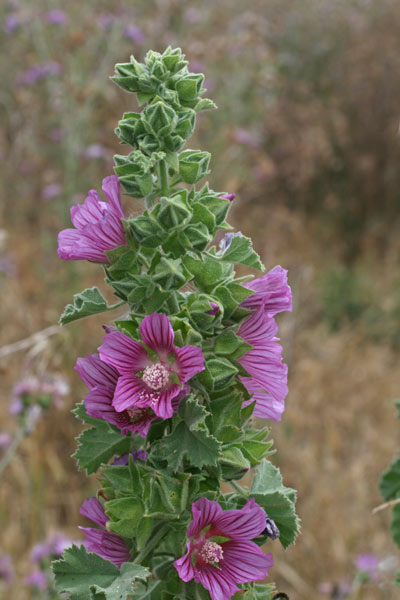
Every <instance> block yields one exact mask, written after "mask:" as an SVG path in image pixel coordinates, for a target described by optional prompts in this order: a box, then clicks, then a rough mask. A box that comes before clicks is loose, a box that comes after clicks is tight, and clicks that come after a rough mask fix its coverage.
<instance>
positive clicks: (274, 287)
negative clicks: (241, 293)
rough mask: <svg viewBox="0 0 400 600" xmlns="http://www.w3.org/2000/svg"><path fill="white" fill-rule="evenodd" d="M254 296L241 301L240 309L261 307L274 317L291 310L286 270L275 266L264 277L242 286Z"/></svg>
mask: <svg viewBox="0 0 400 600" xmlns="http://www.w3.org/2000/svg"><path fill="white" fill-rule="evenodd" d="M243 285H244V286H245V287H247V288H248V289H250V290H253V291H254V294H252V295H251V296H249V297H248V298H246V299H245V300H243V302H242V303H241V304H240V306H241V307H242V308H247V309H250V310H252V309H257V308H259V307H260V306H261V305H262V306H263V307H264V311H265V312H267V313H268V314H269V315H271V316H274V315H276V314H277V313H280V312H283V311H285V310H288V311H291V310H292V290H291V289H290V286H289V285H288V282H287V270H286V269H282V267H281V266H279V265H277V266H276V267H274V268H273V269H271V270H270V271H269V272H268V273H267V274H266V275H263V276H262V277H259V278H258V279H255V280H254V281H250V282H249V283H244V284H243Z"/></svg>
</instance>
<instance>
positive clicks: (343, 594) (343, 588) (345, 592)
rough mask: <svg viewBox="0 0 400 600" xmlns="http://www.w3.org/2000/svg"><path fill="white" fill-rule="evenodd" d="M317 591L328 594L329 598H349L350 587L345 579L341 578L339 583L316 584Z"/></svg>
mask: <svg viewBox="0 0 400 600" xmlns="http://www.w3.org/2000/svg"><path fill="white" fill-rule="evenodd" d="M318 592H319V593H320V594H324V595H325V594H326V595H329V598H330V599H331V600H344V598H349V596H350V594H351V593H352V587H351V585H350V583H349V582H348V581H347V579H342V580H341V581H339V583H329V582H324V583H321V584H320V585H319V586H318Z"/></svg>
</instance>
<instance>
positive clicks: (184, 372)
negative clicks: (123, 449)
mask: <svg viewBox="0 0 400 600" xmlns="http://www.w3.org/2000/svg"><path fill="white" fill-rule="evenodd" d="M139 331H140V334H141V336H142V341H143V343H144V344H145V345H146V346H147V347H148V348H150V350H152V351H153V352H154V353H156V355H157V358H150V357H149V356H148V354H147V351H146V349H145V347H144V346H143V345H142V344H141V343H140V342H137V341H136V340H133V339H131V338H130V337H128V336H127V335H125V334H124V333H122V332H120V331H114V332H112V333H109V334H108V335H107V336H106V337H105V338H104V341H103V344H102V345H101V346H100V347H99V349H98V350H99V353H100V358H101V360H102V361H104V362H106V363H107V364H109V365H111V366H113V367H114V368H115V369H117V371H118V373H119V375H120V377H119V378H118V382H117V386H116V388H115V393H114V399H113V406H114V408H115V410H116V411H118V412H123V411H126V410H131V409H132V408H135V407H138V408H151V409H152V410H154V412H155V413H156V415H157V416H158V417H161V418H162V419H169V418H170V417H172V415H173V413H174V407H173V405H172V400H173V399H174V398H177V397H178V396H179V395H180V394H181V392H182V387H183V385H184V384H185V383H187V382H188V381H189V379H191V378H192V377H194V376H195V375H197V373H199V372H200V371H203V369H204V357H203V355H202V352H201V349H200V348H198V347H197V346H183V348H177V347H176V346H174V331H173V329H172V326H171V323H170V321H169V319H168V317H167V316H166V315H163V314H158V313H153V314H152V315H149V316H147V317H145V318H144V319H143V321H142V323H141V325H140V327H139Z"/></svg>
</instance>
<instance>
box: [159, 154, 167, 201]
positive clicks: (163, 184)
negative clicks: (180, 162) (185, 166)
mask: <svg viewBox="0 0 400 600" xmlns="http://www.w3.org/2000/svg"><path fill="white" fill-rule="evenodd" d="M158 168H159V173H160V180H159V181H160V188H161V196H168V195H169V187H168V171H167V163H166V162H165V160H160V162H159V163H158Z"/></svg>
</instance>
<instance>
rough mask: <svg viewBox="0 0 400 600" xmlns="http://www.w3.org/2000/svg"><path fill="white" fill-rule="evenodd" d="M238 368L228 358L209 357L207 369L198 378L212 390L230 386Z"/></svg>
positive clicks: (206, 363) (206, 364)
mask: <svg viewBox="0 0 400 600" xmlns="http://www.w3.org/2000/svg"><path fill="white" fill-rule="evenodd" d="M237 372H238V369H237V368H236V367H235V366H234V365H233V364H232V363H231V362H230V361H229V360H228V359H226V358H223V357H222V356H218V357H215V358H207V359H206V362H205V369H204V371H202V372H201V373H199V374H198V375H197V378H198V380H199V381H200V382H201V383H202V384H203V385H204V386H205V387H207V389H209V390H210V391H217V390H223V389H224V388H226V387H228V386H229V384H230V383H231V382H232V379H233V378H234V376H235V375H236V373H237Z"/></svg>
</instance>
